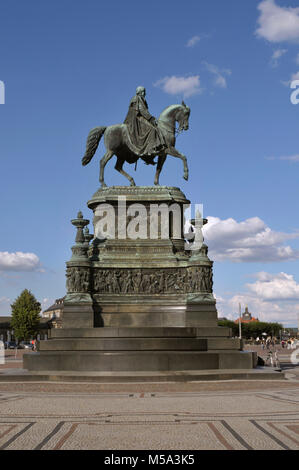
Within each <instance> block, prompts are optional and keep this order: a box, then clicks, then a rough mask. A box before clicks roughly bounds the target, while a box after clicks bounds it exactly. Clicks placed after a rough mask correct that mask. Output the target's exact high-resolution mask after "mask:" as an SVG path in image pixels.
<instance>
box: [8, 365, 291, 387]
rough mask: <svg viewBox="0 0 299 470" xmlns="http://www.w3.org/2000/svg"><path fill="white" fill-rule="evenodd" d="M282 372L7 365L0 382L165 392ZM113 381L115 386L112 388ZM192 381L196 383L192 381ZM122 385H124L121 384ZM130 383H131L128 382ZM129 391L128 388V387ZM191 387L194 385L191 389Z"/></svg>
mask: <svg viewBox="0 0 299 470" xmlns="http://www.w3.org/2000/svg"><path fill="white" fill-rule="evenodd" d="M285 378H286V377H285V373H284V372H281V371H280V370H277V369H274V368H272V367H257V368H256V369H252V370H248V369H218V370H192V371H157V372H155V371H154V372H150V371H147V372H137V371H134V372H132V371H117V372H91V371H90V372H86V371H81V372H80V371H75V372H74V371H63V370H56V371H55V370H51V371H47V370H45V371H27V370H24V369H6V370H4V371H3V373H2V374H1V375H0V382H66V383H67V382H81V383H86V384H90V383H98V384H101V383H102V384H109V387H110V388H109V390H111V391H115V392H118V391H119V388H118V387H119V385H120V384H145V383H147V384H151V391H159V392H161V391H163V390H164V388H163V383H164V384H165V387H167V388H166V389H165V390H166V391H167V392H168V391H169V390H170V387H171V389H172V390H174V391H180V390H181V388H180V386H179V385H178V383H182V385H183V386H184V388H183V391H185V390H186V389H185V386H186V385H185V384H186V383H189V382H201V381H219V380H255V381H256V380H271V381H272V380H284V379H285ZM112 384H114V387H116V388H112V389H111V387H113V385H112ZM193 385H195V384H193ZM123 386H125V385H123ZM199 386H200V385H199ZM128 387H130V385H128ZM129 390H130V391H131V389H129ZM192 390H193V391H194V388H193V389H192Z"/></svg>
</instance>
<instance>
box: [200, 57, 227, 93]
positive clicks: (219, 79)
mask: <svg viewBox="0 0 299 470" xmlns="http://www.w3.org/2000/svg"><path fill="white" fill-rule="evenodd" d="M203 63H204V65H205V66H206V68H207V70H208V71H209V72H210V73H211V74H213V75H214V76H215V78H214V85H215V86H217V87H220V88H226V87H227V81H226V78H225V75H226V76H229V75H231V73H232V72H231V70H229V69H223V70H220V69H219V68H218V67H217V66H216V65H213V64H209V63H208V62H203Z"/></svg>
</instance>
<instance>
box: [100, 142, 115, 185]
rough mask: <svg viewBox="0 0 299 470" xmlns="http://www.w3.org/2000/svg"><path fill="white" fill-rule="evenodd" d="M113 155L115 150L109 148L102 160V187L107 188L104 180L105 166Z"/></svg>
mask: <svg viewBox="0 0 299 470" xmlns="http://www.w3.org/2000/svg"><path fill="white" fill-rule="evenodd" d="M113 155H114V152H113V151H112V150H107V152H106V153H105V155H104V156H103V158H102V159H101V161H100V183H101V186H102V188H106V186H107V185H106V184H105V181H104V168H105V166H106V164H107V163H108V162H109V160H110V158H112V157H113Z"/></svg>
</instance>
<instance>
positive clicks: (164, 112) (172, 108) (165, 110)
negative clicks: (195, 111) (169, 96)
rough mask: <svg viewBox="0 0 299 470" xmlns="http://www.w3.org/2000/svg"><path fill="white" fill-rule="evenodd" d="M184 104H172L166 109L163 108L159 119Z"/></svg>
mask: <svg viewBox="0 0 299 470" xmlns="http://www.w3.org/2000/svg"><path fill="white" fill-rule="evenodd" d="M182 106H183V105H181V104H171V105H170V106H167V107H166V108H165V109H163V111H162V113H161V114H160V116H159V119H161V118H163V117H165V116H168V115H169V113H171V111H173V110H174V109H176V108H181V107H182Z"/></svg>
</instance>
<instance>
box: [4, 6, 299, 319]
mask: <svg viewBox="0 0 299 470" xmlns="http://www.w3.org/2000/svg"><path fill="white" fill-rule="evenodd" d="M295 78H299V2H298V1H294V0H285V1H282V0H275V1H274V0H263V1H262V0H250V1H249V0H246V1H242V2H240V1H239V0H228V1H226V2H223V0H209V1H203V0H201V1H199V0H189V1H188V2H186V3H182V2H181V1H178V0H171V1H170V0H163V2H161V1H156V0H153V1H152V2H151V3H150V4H149V3H148V2H140V1H138V2H137V1H135V0H130V1H128V2H122V1H120V0H110V2H102V1H99V0H85V1H84V2H83V1H70V0H62V1H57V0H52V1H51V2H41V1H35V0H28V1H26V2H22V1H20V0H9V1H8V0H2V2H1V15H0V81H2V82H3V83H4V84H5V104H0V157H1V173H0V178H1V180H0V192H1V197H0V214H1V218H2V222H1V232H0V315H7V314H10V304H11V303H12V302H13V301H14V299H15V298H16V297H17V296H18V295H19V293H20V292H21V291H22V290H23V289H24V288H29V289H30V290H31V291H32V292H33V293H34V295H35V296H36V297H37V298H38V299H39V301H40V302H41V303H42V305H43V308H45V307H47V306H49V305H50V303H52V302H53V301H54V300H55V298H58V297H60V296H63V295H64V294H65V261H67V260H68V259H69V258H70V255H71V251H70V248H71V246H72V244H73V241H74V236H75V233H74V229H73V227H72V226H71V224H70V222H69V221H70V219H71V218H73V217H74V216H75V215H76V214H77V212H78V210H82V211H83V214H84V216H85V217H87V218H89V219H91V218H92V213H91V212H90V211H89V209H88V208H87V206H86V201H87V200H88V199H89V198H90V196H91V195H92V194H93V193H94V192H95V190H96V189H97V188H98V164H99V159H100V157H101V156H102V155H103V154H104V146H103V144H102V143H101V144H100V146H99V149H98V151H97V154H96V156H95V157H94V159H93V160H92V162H91V163H90V164H89V165H88V166H86V167H84V168H83V167H82V166H81V158H82V156H83V154H84V151H85V142H86V137H87V134H88V132H89V131H90V129H91V128H93V127H95V126H100V125H110V124H115V123H119V122H122V121H123V120H124V118H125V115H126V113H127V109H128V104H129V101H130V99H131V97H132V96H133V95H134V93H135V89H136V86H138V85H143V86H145V87H146V90H147V101H148V104H149V109H150V112H151V113H152V114H153V115H155V116H159V114H160V112H161V111H162V109H164V108H165V107H166V106H168V105H169V104H172V103H177V102H181V100H182V99H184V100H185V102H186V103H187V104H188V105H189V106H190V108H191V116H190V128H189V130H188V132H185V133H184V134H181V135H180V136H179V137H178V139H177V143H176V147H177V148H178V149H179V150H181V151H182V152H183V153H184V154H185V155H186V156H187V157H188V164H189V169H190V178H189V181H188V182H185V181H184V180H183V179H182V175H183V169H182V166H181V162H180V161H178V160H177V159H172V158H171V157H168V159H167V162H166V164H165V166H164V172H163V173H162V174H161V179H160V182H161V184H165V185H172V186H179V187H180V188H181V189H182V190H183V191H184V192H185V194H186V195H187V196H188V197H189V199H190V200H191V201H192V202H193V203H202V204H203V205H204V215H205V216H206V217H208V218H209V220H210V222H209V224H208V226H207V229H206V233H205V239H206V242H207V243H208V245H209V248H210V255H211V258H212V259H214V260H215V266H214V290H215V294H216V297H217V305H218V309H219V315H222V316H224V315H225V316H230V317H231V318H235V317H236V315H237V311H238V304H239V302H241V304H242V306H243V308H244V307H245V305H248V307H249V310H250V311H251V312H252V313H253V314H254V316H258V317H259V318H260V319H263V320H266V321H280V322H282V323H283V324H284V325H286V326H291V325H293V326H296V324H297V316H298V313H299V268H298V260H299V222H298V215H297V214H298V192H299V189H298V174H299V148H298V113H299V105H297V106H296V105H293V104H292V103H291V101H290V95H291V92H292V90H291V89H290V82H291V80H292V79H295ZM141 168H142V170H143V171H142V172H141V171H140V169H141ZM127 169H128V171H129V172H131V174H132V173H133V172H134V169H133V166H131V167H129V166H128V168H127ZM138 170H139V171H138V172H137V173H136V175H135V174H134V177H135V180H136V183H137V184H138V185H151V184H153V178H154V169H153V168H152V167H140V166H139V167H138ZM106 180H107V183H108V184H110V185H112V184H114V185H122V184H127V182H126V180H125V179H124V178H123V177H122V176H121V175H119V174H117V173H116V172H115V170H114V163H113V161H111V162H110V163H109V164H108V165H107V167H106Z"/></svg>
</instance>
